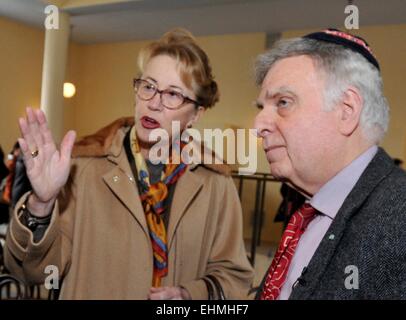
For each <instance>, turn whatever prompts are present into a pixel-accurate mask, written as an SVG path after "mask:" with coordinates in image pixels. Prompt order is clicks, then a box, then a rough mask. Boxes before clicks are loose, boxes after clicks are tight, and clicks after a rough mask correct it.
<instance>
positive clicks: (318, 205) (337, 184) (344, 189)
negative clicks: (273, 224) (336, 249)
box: [310, 145, 378, 219]
mask: <svg viewBox="0 0 406 320" xmlns="http://www.w3.org/2000/svg"><path fill="white" fill-rule="evenodd" d="M377 151H378V147H377V146H376V145H374V146H372V147H370V148H369V149H368V150H367V151H365V152H364V153H362V154H361V155H360V156H359V157H358V158H356V159H355V160H353V161H352V162H351V163H350V164H349V165H348V166H346V167H345V168H344V169H342V170H341V171H340V172H339V173H337V174H336V175H335V176H334V177H333V178H332V179H330V180H329V181H328V182H327V183H326V184H324V185H323V186H322V187H321V188H320V190H319V191H318V192H317V193H316V194H315V195H314V196H313V198H312V199H311V200H310V204H311V205H312V206H313V207H314V208H315V209H316V210H317V211H319V212H320V213H322V214H324V215H326V216H328V217H330V218H331V219H334V218H335V216H336V214H337V212H338V210H339V209H340V208H341V206H342V205H343V203H344V201H345V199H346V198H347V196H348V194H349V193H350V192H351V190H352V189H353V188H354V186H355V184H356V183H357V181H358V179H359V178H360V176H361V174H362V173H363V172H364V170H365V169H366V167H367V166H368V164H369V163H370V162H371V160H372V158H373V157H374V156H375V154H376V153H377Z"/></svg>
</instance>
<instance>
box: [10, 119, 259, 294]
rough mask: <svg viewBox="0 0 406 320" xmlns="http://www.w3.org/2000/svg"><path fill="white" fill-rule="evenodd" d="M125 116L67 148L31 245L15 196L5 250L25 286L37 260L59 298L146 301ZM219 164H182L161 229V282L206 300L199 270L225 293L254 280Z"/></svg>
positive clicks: (146, 251)
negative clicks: (53, 197) (164, 271)
mask: <svg viewBox="0 0 406 320" xmlns="http://www.w3.org/2000/svg"><path fill="white" fill-rule="evenodd" d="M127 120H128V119H127ZM127 120H126V121H124V122H123V120H121V122H119V124H118V125H117V123H116V125H115V127H114V126H113V127H114V128H112V127H111V126H110V127H109V129H108V130H106V128H105V129H103V130H104V131H103V130H102V131H100V132H99V133H98V135H96V136H93V137H90V138H89V137H87V140H86V139H85V142H84V143H83V142H82V143H78V144H77V145H76V147H75V152H74V156H76V158H75V159H74V160H73V164H72V170H71V176H70V179H69V181H68V183H67V187H66V188H65V190H64V192H63V193H62V194H61V195H60V197H59V198H58V201H57V202H56V205H55V208H54V211H53V216H52V220H51V224H50V226H49V227H48V229H47V231H46V233H45V235H44V237H43V238H42V240H41V241H40V242H39V243H33V238H32V233H31V232H30V231H29V230H28V229H27V228H26V227H25V226H23V225H22V224H21V222H20V221H19V220H18V218H17V210H18V208H19V207H20V206H21V204H22V203H23V201H24V200H25V198H26V197H27V195H25V196H24V197H23V198H22V199H20V201H19V203H18V204H17V206H16V208H17V209H16V211H15V212H14V214H13V218H12V220H11V224H10V228H9V232H8V235H7V246H6V250H5V260H6V261H5V262H6V266H7V268H8V269H9V270H10V271H11V272H12V273H14V274H15V275H17V276H18V277H20V278H21V279H23V280H24V281H27V282H29V283H43V282H44V279H45V278H46V276H48V274H46V273H44V270H45V268H46V266H47V265H55V266H57V267H58V268H59V272H60V276H61V278H62V287H61V295H60V298H62V299H146V298H147V294H148V292H149V289H150V287H151V282H152V269H153V265H152V264H153V258H152V248H151V241H150V238H149V235H148V227H147V224H146V220H145V215H144V212H143V209H142V206H141V202H140V199H139V196H138V190H137V184H136V183H135V180H134V177H133V174H132V172H131V169H130V165H129V162H128V160H127V156H126V153H125V150H124V147H123V139H124V136H125V132H126V131H127V130H128V129H129V127H128V126H126V127H121V126H122V125H125V124H128V121H127ZM129 122H131V120H129ZM117 127H121V128H119V129H117ZM86 141H87V142H86ZM89 141H90V143H89ZM95 142H96V143H95ZM86 145H87V146H88V147H86ZM89 150H90V151H89ZM86 153H87V154H88V155H89V156H86V157H83V155H86ZM89 153H90V154H89ZM80 155H82V156H81V157H78V156H80ZM90 155H92V156H90ZM224 168H225V166H222V165H220V166H218V165H217V166H214V165H212V166H203V165H191V166H189V168H188V170H187V171H186V172H185V174H184V175H183V176H182V177H181V178H180V179H179V181H178V182H177V185H176V188H175V194H174V197H173V202H172V206H171V210H170V219H169V226H168V250H169V258H168V263H169V274H168V276H167V277H165V278H164V279H163V284H162V285H164V286H173V285H182V286H183V287H185V288H186V289H187V290H188V291H189V292H190V294H191V296H192V298H193V299H207V290H206V287H205V284H204V282H203V281H202V280H199V279H200V278H201V277H203V276H204V275H207V274H213V275H215V276H216V277H217V278H218V279H219V281H220V282H221V284H222V286H223V289H224V291H225V294H226V297H227V298H229V299H240V298H246V297H247V292H248V290H249V288H250V285H251V283H252V280H253V270H252V268H251V266H250V264H249V262H248V260H247V256H246V251H245V249H244V243H243V238H242V213H241V207H240V202H239V199H238V195H237V192H236V189H235V186H234V183H233V181H232V178H231V177H230V176H227V172H226V170H224Z"/></svg>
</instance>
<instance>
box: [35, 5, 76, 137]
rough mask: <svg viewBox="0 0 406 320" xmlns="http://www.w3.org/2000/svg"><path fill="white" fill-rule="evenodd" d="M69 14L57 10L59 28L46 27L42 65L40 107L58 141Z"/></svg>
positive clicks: (60, 132)
mask: <svg viewBox="0 0 406 320" xmlns="http://www.w3.org/2000/svg"><path fill="white" fill-rule="evenodd" d="M69 20H70V19H69V14H67V13H65V12H62V11H59V29H46V31H45V47H44V61H43V66H42V87H41V109H42V110H43V111H44V112H45V114H46V117H47V120H48V125H49V128H50V129H51V131H52V133H53V136H54V139H55V141H56V142H57V143H59V142H60V141H61V139H62V134H63V127H64V126H63V119H64V117H63V105H64V101H63V99H64V98H63V83H64V80H65V70H66V64H67V58H68V46H69V33H70V23H69Z"/></svg>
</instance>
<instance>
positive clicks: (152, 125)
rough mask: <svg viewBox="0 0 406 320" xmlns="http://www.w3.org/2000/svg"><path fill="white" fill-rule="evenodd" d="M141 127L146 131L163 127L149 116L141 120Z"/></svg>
mask: <svg viewBox="0 0 406 320" xmlns="http://www.w3.org/2000/svg"><path fill="white" fill-rule="evenodd" d="M141 125H142V126H143V127H144V128H145V129H156V128H159V127H160V126H161V124H160V123H159V122H158V121H156V120H155V119H153V118H150V117H147V116H144V117H142V118H141Z"/></svg>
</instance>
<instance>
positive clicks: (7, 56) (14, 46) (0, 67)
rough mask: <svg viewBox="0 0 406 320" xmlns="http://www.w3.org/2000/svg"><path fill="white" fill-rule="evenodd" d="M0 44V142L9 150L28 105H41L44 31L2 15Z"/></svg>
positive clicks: (17, 135)
mask: <svg viewBox="0 0 406 320" xmlns="http://www.w3.org/2000/svg"><path fill="white" fill-rule="evenodd" d="M0 46H1V50H0V114H1V116H0V130H1V134H0V144H1V145H2V147H3V150H4V151H5V153H8V152H9V151H10V150H11V148H12V146H13V145H14V143H15V142H16V141H17V138H18V137H19V129H18V126H17V123H18V118H19V117H21V116H22V115H23V113H24V110H25V107H26V106H33V107H37V108H39V105H40V100H41V99H40V96H41V76H42V58H43V57H42V56H43V52H44V48H43V47H44V33H43V32H41V30H39V29H35V28H31V27H28V26H25V25H23V24H20V23H16V22H14V21H11V20H7V19H4V18H1V17H0Z"/></svg>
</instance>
